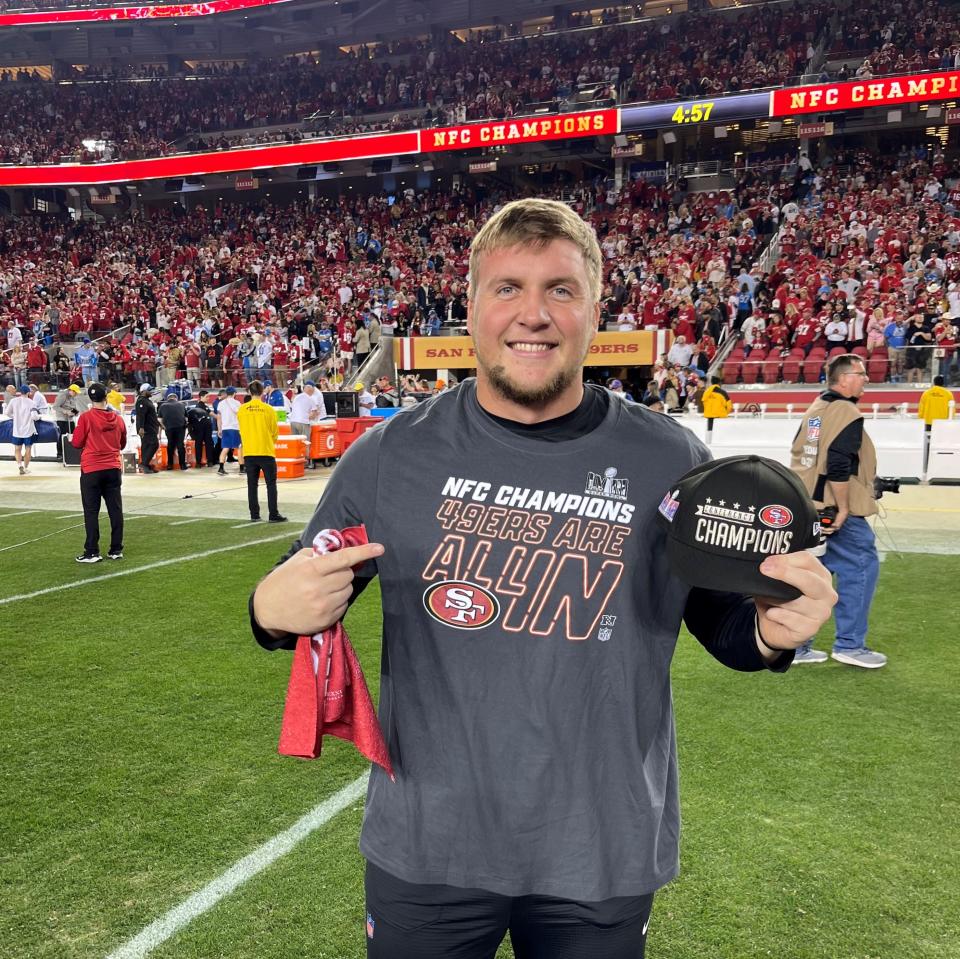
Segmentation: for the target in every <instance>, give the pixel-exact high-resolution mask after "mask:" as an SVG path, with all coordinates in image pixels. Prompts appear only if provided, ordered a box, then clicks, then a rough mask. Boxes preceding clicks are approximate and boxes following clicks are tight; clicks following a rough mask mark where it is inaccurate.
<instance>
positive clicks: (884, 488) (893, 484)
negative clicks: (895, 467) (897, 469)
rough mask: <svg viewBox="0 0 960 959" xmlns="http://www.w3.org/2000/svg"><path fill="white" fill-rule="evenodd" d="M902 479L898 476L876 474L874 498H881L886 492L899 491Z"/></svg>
mask: <svg viewBox="0 0 960 959" xmlns="http://www.w3.org/2000/svg"><path fill="white" fill-rule="evenodd" d="M899 492H900V480H899V479H898V478H897V477H896V476H874V478H873V498H874V499H880V497H881V496H883V494H884V493H899Z"/></svg>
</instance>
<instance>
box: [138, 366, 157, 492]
mask: <svg viewBox="0 0 960 959" xmlns="http://www.w3.org/2000/svg"><path fill="white" fill-rule="evenodd" d="M150 389H151V387H150V384H149V383H144V384H143V385H142V386H141V387H140V395H139V396H138V397H137V401H136V403H134V405H133V412H134V415H135V417H136V420H135V423H136V427H137V436H139V437H140V461H141V467H142V469H143V472H144V473H158V472H160V471H159V470H157V469H154V467H153V466H151V462H152V461H153V458H154V456H156V455H157V450H158V449H159V448H160V417H159V416H157V408H156V407H155V406H154V405H153V400H152V399H150Z"/></svg>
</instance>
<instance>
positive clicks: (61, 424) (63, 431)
mask: <svg viewBox="0 0 960 959" xmlns="http://www.w3.org/2000/svg"><path fill="white" fill-rule="evenodd" d="M57 429H58V430H59V431H60V439H59V441H58V442H57V462H58V463H59V462H60V461H61V460H62V459H63V438H64V437H65V436H66V435H67V434H68V433H71V432H73V431H72V430H71V429H70V423H69V422H68V421H67V420H57Z"/></svg>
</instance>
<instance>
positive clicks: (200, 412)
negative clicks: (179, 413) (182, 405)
mask: <svg viewBox="0 0 960 959" xmlns="http://www.w3.org/2000/svg"><path fill="white" fill-rule="evenodd" d="M187 429H188V430H189V432H190V439H192V440H193V448H194V450H196V456H197V468H198V469H199V468H200V467H201V466H204V465H206V466H214V465H215V463H216V460H217V457H216V456H214V443H213V420H212V419H211V417H210V407H209V406H207V404H206V403H204V402H203V400H198V401H197V405H196V406H194V407H193V408H192V409H189V410H187ZM204 451H206V463H204Z"/></svg>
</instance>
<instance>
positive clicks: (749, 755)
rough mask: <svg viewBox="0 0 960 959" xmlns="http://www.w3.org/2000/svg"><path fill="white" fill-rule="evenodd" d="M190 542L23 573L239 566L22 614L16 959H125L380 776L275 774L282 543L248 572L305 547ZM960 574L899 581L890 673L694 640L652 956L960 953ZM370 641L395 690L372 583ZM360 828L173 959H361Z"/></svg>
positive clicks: (258, 891) (163, 952)
mask: <svg viewBox="0 0 960 959" xmlns="http://www.w3.org/2000/svg"><path fill="white" fill-rule="evenodd" d="M58 515H62V514H60V513H50V514H49V515H48V514H44V513H39V514H32V515H29V516H22V517H9V518H6V519H0V545H9V544H11V543H14V542H19V541H21V540H25V539H30V538H33V537H34V536H37V535H41V534H42V533H45V532H52V531H55V530H57V529H60V528H62V527H63V526H64V525H69V524H70V522H71V521H64V520H57V519H56V517H57V516H58ZM104 521H105V517H104ZM169 523H170V519H168V518H163V517H150V518H145V519H142V520H138V521H136V522H133V523H130V524H129V526H128V529H127V535H126V558H125V559H124V560H123V561H122V562H121V563H118V564H108V563H106V562H104V563H100V564H98V565H96V566H92V567H82V566H77V565H76V564H75V563H74V562H73V556H74V555H75V554H76V552H79V549H78V548H76V545H75V540H76V538H77V537H78V536H79V535H80V534H81V531H78V530H73V531H71V532H69V533H64V534H60V535H56V536H52V537H50V538H48V539H46V540H44V541H43V542H42V543H40V544H37V545H36V546H33V547H23V548H20V549H17V550H12V551H10V552H8V553H6V554H0V555H2V556H5V557H6V559H7V562H6V563H5V564H4V567H3V568H4V576H3V580H2V584H0V599H2V598H3V597H4V596H10V595H16V594H20V593H23V592H27V591H31V590H34V589H40V588H45V587H49V586H52V585H55V584H57V583H63V582H72V581H77V580H81V581H82V580H85V579H87V578H92V577H95V576H99V575H103V574H105V573H114V572H119V571H121V570H123V569H130V568H133V567H135V566H139V565H145V564H146V563H149V562H156V561H158V560H163V559H168V558H177V557H179V556H183V555H186V554H188V553H193V552H197V551H201V550H203V549H212V548H217V547H220V546H225V545H230V544H237V546H238V549H237V551H236V552H235V553H229V552H227V553H221V554H218V555H216V556H212V557H209V558H207V559H198V560H193V561H190V562H187V563H184V564H182V565H180V564H174V565H170V566H165V567H161V568H157V569H153V570H148V571H143V572H138V573H134V574H132V575H128V576H123V577H118V578H116V579H112V580H107V581H102V582H96V583H91V584H90V585H89V586H83V587H81V588H77V589H71V590H67V591H65V592H62V593H52V594H49V595H45V596H42V597H37V598H35V599H32V600H24V601H19V602H16V603H11V604H8V605H6V606H0V616H2V621H3V623H4V628H3V631H2V639H0V669H2V674H3V677H4V686H3V688H4V695H3V697H2V699H0V728H2V729H3V730H4V733H5V735H4V737H3V739H2V741H0V776H2V778H0V809H2V815H0V885H2V888H3V890H4V908H3V909H2V910H0V942H2V943H3V947H2V954H3V955H4V957H10V959H15V957H30V959H47V957H50V959H53V957H57V959H60V957H64V959H73V957H92V956H104V955H106V954H107V953H108V952H109V951H110V950H111V949H112V948H115V947H116V946H117V945H119V944H120V943H121V942H123V941H124V940H126V939H127V938H129V937H130V936H132V935H134V934H135V933H137V932H138V931H139V930H140V929H141V928H142V927H143V926H145V925H147V924H148V923H149V922H151V921H152V920H153V919H155V918H157V917H158V916H160V915H162V914H163V913H165V912H166V911H167V910H168V909H170V908H172V907H173V906H175V905H177V904H178V903H180V902H181V901H182V900H183V899H184V898H186V897H187V896H188V895H189V894H190V893H192V892H194V891H196V890H197V889H199V888H200V887H202V886H203V885H204V884H205V883H207V882H209V881H210V880H211V879H213V878H215V877H216V876H218V875H219V874H220V873H221V872H223V871H224V870H225V869H226V868H228V867H229V866H230V865H232V864H233V863H234V862H235V861H236V860H237V859H240V858H241V857H243V856H244V855H246V854H247V853H249V852H250V851H251V850H252V849H253V848H255V847H256V846H257V845H259V844H260V843H262V842H264V841H265V840H267V839H269V838H270V837H272V836H274V835H275V834H276V833H278V832H280V831H282V830H284V829H286V828H287V827H289V826H290V825H291V824H292V823H293V822H294V821H295V820H296V819H298V818H299V817H300V816H301V815H303V813H304V812H306V811H307V810H309V809H310V808H312V807H313V806H314V805H316V804H317V803H318V802H320V801H321V800H322V799H324V798H325V797H327V796H329V795H330V794H332V793H333V792H335V791H336V790H337V789H339V788H340V787H341V786H343V785H345V784H346V783H348V782H351V781H352V780H354V779H355V778H356V777H357V776H358V775H359V774H360V773H361V772H362V771H363V769H364V764H363V763H362V762H361V761H360V760H359V758H358V757H357V756H356V755H355V754H354V752H353V751H352V749H351V748H350V747H348V746H347V745H346V744H343V743H340V742H339V741H332V742H330V743H329V745H328V746H326V747H325V750H324V756H323V758H322V759H321V760H320V761H318V762H314V763H303V762H298V761H295V760H290V759H282V758H279V757H278V756H277V755H276V739H277V733H278V728H279V717H280V711H281V705H282V700H283V695H284V692H285V688H286V678H287V674H288V669H289V658H288V657H287V656H286V655H285V654H274V655H270V654H267V653H265V652H263V651H262V650H260V649H259V648H258V647H256V645H255V644H254V643H253V641H252V639H250V637H249V633H248V630H247V625H246V604H245V597H246V595H247V593H248V591H249V588H250V586H251V585H252V584H253V583H254V582H255V581H256V579H257V578H258V577H259V576H260V575H261V574H262V572H263V571H264V570H266V569H267V568H268V567H269V566H270V565H271V564H272V563H273V562H274V560H275V559H276V557H277V556H278V555H279V554H280V553H281V552H282V551H283V549H284V547H285V544H284V542H283V541H278V542H276V543H267V544H262V545H257V546H246V547H244V548H239V547H240V544H243V543H248V542H250V541H251V540H254V539H259V538H262V537H264V536H267V535H271V534H280V533H285V532H289V534H290V536H291V538H292V536H293V535H294V534H295V532H296V530H295V529H294V528H288V529H286V530H277V529H275V528H272V527H268V526H266V524H264V525H263V526H259V527H250V528H247V529H240V530H232V529H230V526H231V525H234V524H232V523H230V522H228V521H203V522H201V523H193V524H190V525H187V526H183V527H170V526H169ZM104 531H105V526H104ZM37 557H40V559H39V560H38V559H37ZM21 560H26V561H25V562H22V561H21ZM958 574H960V558H945V557H932V556H930V557H928V556H910V557H907V558H904V559H901V558H898V557H895V556H891V557H890V558H889V559H888V561H887V562H886V563H885V564H884V566H883V569H882V574H881V586H880V590H879V593H878V596H877V600H876V602H875V604H874V615H873V624H874V625H873V631H872V641H873V643H874V644H875V645H876V646H877V647H879V648H880V649H882V650H884V651H886V652H888V653H889V654H890V656H891V665H890V666H889V667H888V668H887V669H885V670H880V671H877V672H875V673H868V672H865V671H860V670H855V669H852V668H850V667H842V666H839V665H838V664H835V663H829V664H827V665H825V666H817V667H796V668H794V669H793V670H791V671H790V673H788V674H787V675H786V676H784V677H775V676H769V675H749V676H744V675H738V674H735V673H732V672H730V671H728V670H725V669H723V668H722V667H720V666H719V665H718V664H716V663H715V662H714V661H713V660H711V659H710V657H709V656H707V655H705V654H704V653H703V651H702V650H701V649H700V648H699V646H698V644H697V643H696V642H695V641H693V640H691V639H690V638H689V637H685V638H684V639H683V640H681V643H680V645H679V648H678V652H677V657H676V660H675V664H674V689H675V698H676V711H677V726H678V739H679V742H680V763H681V789H682V799H683V811H684V833H683V856H682V858H683V873H682V875H681V878H680V879H679V880H678V881H677V882H675V883H673V884H672V885H671V886H669V887H667V888H666V889H665V890H663V891H662V892H661V893H660V894H658V896H657V899H656V902H655V906H654V916H653V920H652V922H651V938H650V945H649V947H648V955H649V956H651V957H654V959H655V957H657V956H669V957H671V959H687V957H689V959H693V957H697V959H700V957H703V956H707V955H709V956H711V957H721V959H726V957H729V959H747V957H753V956H757V957H761V956H769V955H772V956H777V957H781V959H788V957H796V959H801V957H804V959H806V957H809V959H823V957H844V959H846V957H850V959H854V957H856V959H867V957H870V959H874V957H876V959H879V957H883V959H886V957H888V956H889V957H897V959H905V957H918V959H919V957H924V959H926V957H930V959H934V957H936V959H941V957H942V959H955V957H956V956H957V955H958V954H960V907H958V906H957V897H956V895H955V887H956V868H955V854H954V850H955V849H956V848H957V846H958V838H960V826H958V822H960V817H958V815H957V813H958V804H960V803H958V795H960V793H958V790H957V786H958V783H957V778H958V777H957V772H958V768H957V764H956V759H955V757H956V751H955V742H956V716H957V715H958V709H957V707H958V705H960V704H958V699H960V694H958V691H957V686H956V682H955V679H954V677H955V676H956V673H957V666H958V660H960V654H958V651H957V647H956V643H955V642H953V640H952V638H951V637H952V632H953V631H952V629H951V627H952V626H953V622H952V618H953V617H952V614H951V613H950V609H949V606H948V605H947V604H944V603H940V602H936V601H931V597H937V596H947V595H950V594H951V592H952V587H953V584H954V583H955V582H956V579H957V576H958ZM348 628H349V629H350V631H351V636H352V638H353V640H354V643H355V645H356V646H357V649H358V652H359V653H360V656H361V658H362V659H363V661H364V664H365V668H366V672H367V675H368V677H371V678H374V677H375V676H376V674H377V667H378V655H379V651H378V646H379V629H380V624H379V611H378V607H377V593H376V589H375V585H374V586H373V587H371V589H370V590H368V591H367V593H365V594H364V596H363V597H362V598H361V600H360V601H359V602H358V603H357V604H356V606H355V607H354V609H353V610H351V613H350V616H349V619H348ZM825 636H826V634H825V635H824V641H823V642H821V643H820V646H821V648H827V641H826V638H825ZM601 800H602V797H601ZM360 816H361V808H360V804H359V803H358V804H355V805H354V806H353V807H351V808H350V809H348V810H347V811H345V812H344V813H341V814H340V815H339V816H338V817H336V818H335V819H334V820H332V821H331V822H330V823H328V824H327V825H326V826H325V827H323V828H322V829H320V830H317V831H316V832H315V833H313V834H312V835H311V836H310V837H309V838H308V839H307V840H305V841H304V842H303V843H301V844H300V845H299V846H297V847H296V848H295V849H294V850H293V851H292V852H291V853H290V854H289V855H287V856H286V857H285V858H283V859H281V860H280V861H279V862H277V863H275V864H274V865H273V866H271V867H270V868H268V869H267V870H266V871H264V872H263V873H261V874H260V875H258V876H257V877H255V878H254V879H253V880H251V881H250V882H249V883H248V884H247V885H245V886H243V887H241V888H240V889H239V890H238V891H237V892H236V893H234V894H233V895H232V896H230V897H229V898H227V899H226V900H224V901H223V902H221V903H220V904H219V905H218V906H216V907H215V908H214V909H213V910H211V911H210V912H208V913H207V914H205V915H204V916H202V917H200V918H199V919H197V920H195V921H194V922H193V923H192V924H191V925H189V926H188V927H187V928H185V929H184V930H182V931H181V932H180V933H179V934H178V935H177V936H175V937H174V938H173V939H171V940H170V941H168V942H167V943H166V944H165V945H163V946H161V947H160V948H159V949H158V950H157V951H156V952H155V953H154V955H156V956H157V957H164V959H173V957H178V959H179V957H195V959H210V957H218V956H223V957H231V959H241V957H250V959H254V957H257V959H271V957H277V959H280V957H284V959H286V957H291V956H300V955H311V956H313V957H316V959H328V957H329V959H332V957H337V959H341V957H343V959H347V957H350V959H352V957H360V956H362V955H363V954H364V945H363V934H362V925H363V916H364V910H363V894H362V863H361V860H360V857H359V854H358V852H357V848H356V843H357V834H358V830H359V824H360ZM951 903H953V905H951ZM510 955H512V953H511V952H510V950H509V947H507V946H505V947H504V948H503V949H502V950H501V953H500V956H501V957H507V956H510Z"/></svg>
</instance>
